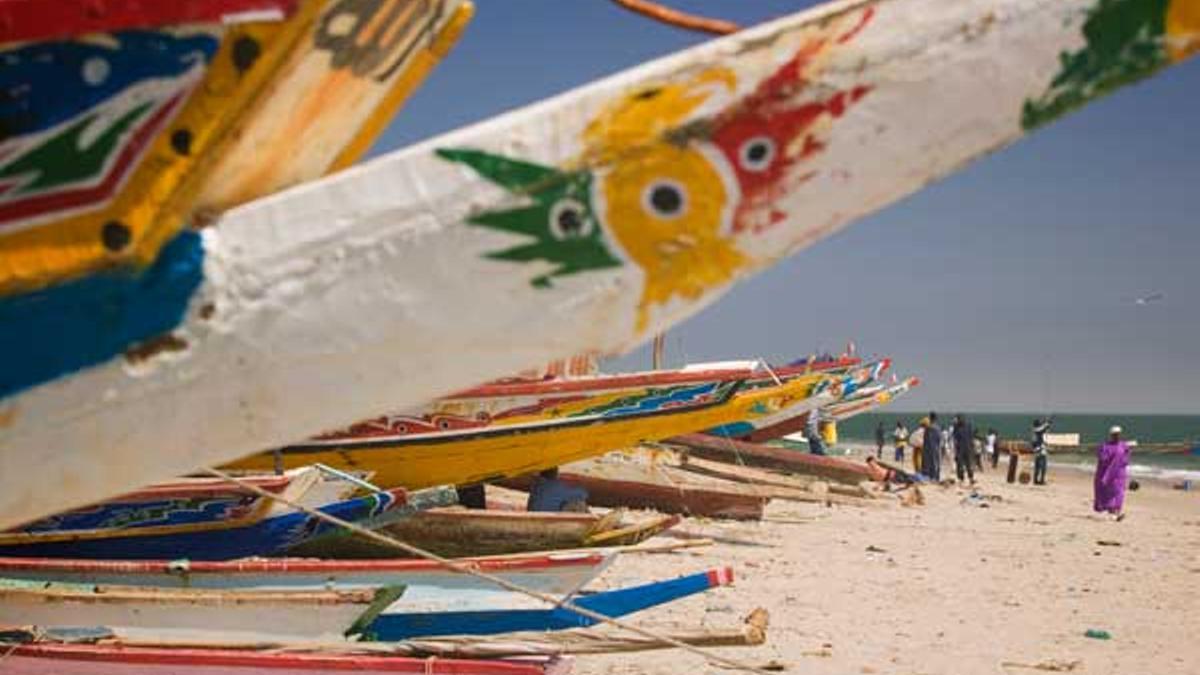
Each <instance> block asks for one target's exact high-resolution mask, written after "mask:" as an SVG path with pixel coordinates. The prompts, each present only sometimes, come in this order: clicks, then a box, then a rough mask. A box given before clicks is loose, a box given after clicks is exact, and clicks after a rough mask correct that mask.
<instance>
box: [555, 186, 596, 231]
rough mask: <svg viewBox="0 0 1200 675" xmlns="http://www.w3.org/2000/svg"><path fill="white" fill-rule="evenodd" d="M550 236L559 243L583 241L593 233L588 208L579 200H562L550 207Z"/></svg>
mask: <svg viewBox="0 0 1200 675" xmlns="http://www.w3.org/2000/svg"><path fill="white" fill-rule="evenodd" d="M548 224H549V226H550V234H551V235H552V236H553V237H554V238H555V239H558V240H559V241H567V240H569V239H582V238H584V237H586V236H588V235H589V234H591V233H592V227H593V225H592V221H591V219H589V218H588V216H587V207H585V206H584V205H583V204H582V203H581V202H580V201H579V200H577V199H571V198H569V197H568V198H565V199H560V200H558V201H557V202H555V203H554V206H552V207H550V222H549V223H548Z"/></svg>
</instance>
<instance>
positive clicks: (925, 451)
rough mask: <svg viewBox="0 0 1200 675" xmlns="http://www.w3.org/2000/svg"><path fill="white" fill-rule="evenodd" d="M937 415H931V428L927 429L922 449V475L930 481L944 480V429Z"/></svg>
mask: <svg viewBox="0 0 1200 675" xmlns="http://www.w3.org/2000/svg"><path fill="white" fill-rule="evenodd" d="M937 420H938V417H937V413H935V412H931V413H929V426H928V427H925V447H924V448H922V449H921V473H923V474H925V477H926V478H928V479H929V480H931V481H933V482H935V483H940V482H941V480H942V440H943V438H944V437H943V435H942V428H941V427H939V426H938V423H937Z"/></svg>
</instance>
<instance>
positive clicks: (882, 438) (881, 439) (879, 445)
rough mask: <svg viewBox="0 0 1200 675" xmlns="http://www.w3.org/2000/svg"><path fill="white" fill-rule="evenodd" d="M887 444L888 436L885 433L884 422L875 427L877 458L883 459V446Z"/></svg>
mask: <svg viewBox="0 0 1200 675" xmlns="http://www.w3.org/2000/svg"><path fill="white" fill-rule="evenodd" d="M886 443H887V436H886V435H885V434H884V433H883V422H880V423H879V424H877V425H876V426H875V457H876V459H883V446H884V445H885V444H886Z"/></svg>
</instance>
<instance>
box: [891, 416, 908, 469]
mask: <svg viewBox="0 0 1200 675" xmlns="http://www.w3.org/2000/svg"><path fill="white" fill-rule="evenodd" d="M892 441H893V442H894V443H895V444H896V457H895V460H896V461H897V462H899V463H900V465H901V466H904V449H905V447H906V446H908V427H906V426H904V422H901V421H900V420H896V430H895V431H893V432H892Z"/></svg>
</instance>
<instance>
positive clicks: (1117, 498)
mask: <svg viewBox="0 0 1200 675" xmlns="http://www.w3.org/2000/svg"><path fill="white" fill-rule="evenodd" d="M1053 425H1054V418H1053V417H1046V418H1040V417H1039V418H1037V419H1034V420H1033V423H1032V424H1031V425H1030V443H1029V444H1030V449H1031V450H1032V453H1033V476H1032V479H1033V484H1034V485H1045V484H1046V472H1047V469H1048V467H1049V448H1048V446H1047V443H1046V434H1048V433H1049V432H1050V429H1051V427H1052V426H1053ZM1121 433H1122V429H1121V427H1119V426H1113V427H1111V428H1110V429H1109V433H1108V439H1107V440H1106V441H1105V442H1104V443H1102V444H1101V445H1100V446H1099V447H1098V448H1097V451H1096V474H1095V479H1094V485H1093V492H1094V500H1093V505H1092V506H1093V509H1094V510H1095V511H1096V512H1098V513H1107V514H1109V515H1111V516H1113V517H1114V518H1115V519H1116V520H1122V519H1124V517H1125V512H1124V504H1125V489H1126V486H1127V483H1128V477H1127V468H1128V466H1129V459H1130V454H1131V453H1130V447H1129V444H1128V443H1126V442H1125V441H1124V440H1122V439H1121ZM887 440H888V439H887V437H886V431H885V429H884V425H883V422H880V423H879V424H878V426H877V427H876V428H875V455H876V457H877V458H879V459H882V458H883V449H884V447H885V446H886V445H887ZM891 440H892V447H893V449H894V451H895V455H894V457H893V459H894V460H895V462H896V463H897V464H900V465H901V466H903V465H904V463H905V455H906V454H907V453H908V451H909V449H910V448H911V451H912V466H913V470H914V472H915V473H917V474H919V475H921V476H922V477H924V478H925V479H926V480H929V481H933V482H935V483H940V482H941V480H942V461H943V460H944V459H948V458H950V457H953V458H954V469H955V474H956V477H957V479H958V481H959V482H960V483H962V482H969V483H970V484H971V485H974V484H975V471H976V470H979V471H983V468H984V465H985V463H990V464H991V465H992V468H993V469H995V468H997V467H998V465H999V463H1000V452H1001V448H1000V441H999V436H998V434H997V433H996V430H995V429H993V428H990V427H989V428H988V430H987V433H986V434H983V435H981V434H980V433H979V432H978V430H977V429H975V427H974V425H972V424H971V422H970V421H969V420H968V419H967V417H966V416H965V415H963V414H962V413H959V414H957V415H955V416H954V420H953V421H952V422H951V423H950V424H949V425H947V426H946V427H942V426H941V425H940V424H938V415H937V413H936V412H931V413H929V415H928V416H926V417H924V418H922V419H921V421H920V422H919V423H918V425H917V428H916V429H914V430H913V431H911V432H910V431H909V429H908V427H907V426H906V425H905V424H904V422H903V421H899V420H898V421H897V422H896V427H895V429H893V430H892V434H891ZM1007 446H1008V447H1007V451H1008V472H1007V476H1006V480H1007V482H1009V483H1015V482H1017V480H1018V469H1019V465H1020V447H1019V445H1018V444H1017V443H1008V444H1007ZM1020 480H1021V482H1028V481H1029V478H1028V477H1022V478H1020Z"/></svg>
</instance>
